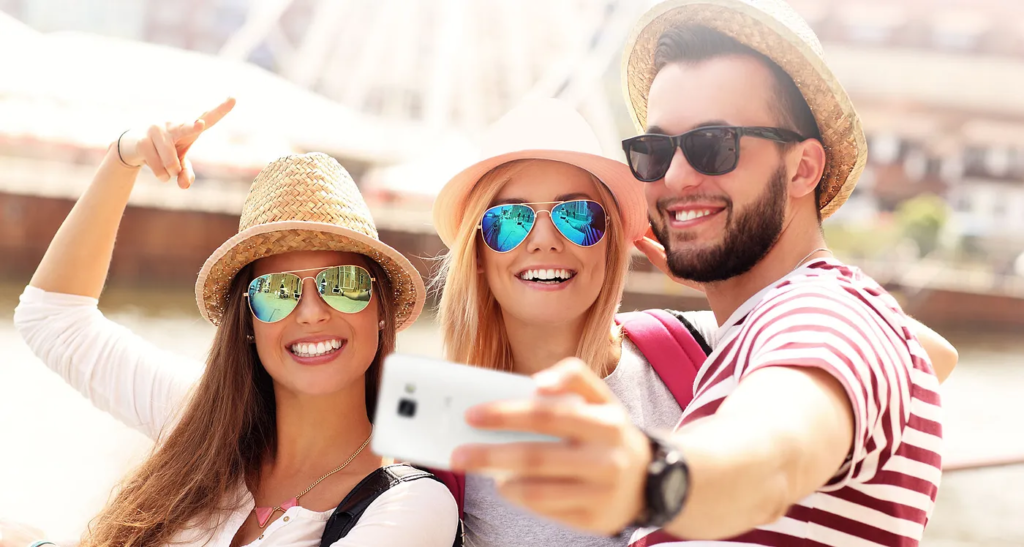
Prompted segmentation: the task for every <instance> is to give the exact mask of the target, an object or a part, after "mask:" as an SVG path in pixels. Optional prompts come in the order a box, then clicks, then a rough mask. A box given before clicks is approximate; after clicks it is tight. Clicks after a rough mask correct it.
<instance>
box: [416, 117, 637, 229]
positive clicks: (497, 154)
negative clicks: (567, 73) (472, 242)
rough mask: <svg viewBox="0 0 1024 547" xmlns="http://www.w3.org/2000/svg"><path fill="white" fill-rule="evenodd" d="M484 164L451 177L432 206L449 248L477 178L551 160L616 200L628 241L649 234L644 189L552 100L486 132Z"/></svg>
mask: <svg viewBox="0 0 1024 547" xmlns="http://www.w3.org/2000/svg"><path fill="white" fill-rule="evenodd" d="M481 148H482V150H481V151H482V156H483V158H484V159H483V160H481V161H479V162H477V163H474V164H473V165H471V166H469V167H467V168H466V169H464V170H462V172H460V173H459V174H457V175H455V177H454V178H452V179H451V180H450V181H448V183H447V184H445V185H444V188H442V189H441V192H440V193H439V194H438V195H437V200H436V201H434V228H435V229H436V230H437V234H438V235H439V236H441V241H443V242H444V244H445V245H446V246H448V247H451V246H452V244H453V243H454V242H455V236H456V235H457V234H458V233H459V227H460V226H461V225H462V222H463V220H464V219H463V212H464V211H465V207H464V205H465V203H466V199H467V198H468V197H469V194H470V192H471V191H472V190H473V187H474V186H476V183H477V181H479V180H480V177H482V176H484V175H485V174H487V173H488V172H489V171H491V170H492V169H494V168H496V167H498V166H500V165H503V164H506V163H508V162H511V161H516V160H523V159H539V160H551V161H558V162H562V163H567V164H570V165H575V166H576V167H579V168H580V169H583V170H585V171H589V172H590V173H591V174H592V175H594V176H595V177H597V179H598V180H600V181H601V182H602V183H604V185H605V186H607V187H608V189H609V190H610V191H611V193H612V195H613V196H614V197H615V201H616V204H617V205H618V208H619V214H620V215H621V217H622V225H623V230H624V231H625V236H626V238H627V241H630V242H632V241H635V240H637V239H640V238H642V237H643V236H644V233H645V232H646V231H647V226H648V221H647V204H646V202H645V201H644V192H643V184H642V183H640V182H638V181H637V180H636V179H635V178H633V174H632V173H631V172H630V170H629V167H628V166H626V164H625V163H623V162H621V161H617V160H613V159H611V158H607V157H605V156H603V155H602V151H601V144H600V143H599V142H598V140H597V136H596V135H595V134H594V130H593V129H591V128H590V125H588V124H587V122H586V121H585V120H584V119H583V117H582V116H580V114H579V113H578V112H576V110H575V109H573V108H572V107H570V106H568V105H567V104H566V103H564V102H562V101H558V100H555V99H533V100H528V101H524V102H523V103H521V104H520V105H519V106H517V107H516V108H514V109H512V110H511V111H510V112H508V113H507V114H505V115H504V116H503V117H502V118H501V119H499V120H498V121H497V122H495V123H494V125H492V126H491V127H490V128H488V130H487V133H486V134H485V135H484V138H483V144H482V147H481Z"/></svg>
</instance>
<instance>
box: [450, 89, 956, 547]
mask: <svg viewBox="0 0 1024 547" xmlns="http://www.w3.org/2000/svg"><path fill="white" fill-rule="evenodd" d="M483 152H484V153H483V159H482V160H480V161H479V162H477V163H475V164H473V165H471V166H469V167H467V168H466V169H464V170H463V171H461V172H460V173H459V174H457V175H456V176H455V177H453V178H452V179H451V180H450V181H449V182H448V183H447V184H446V185H445V187H444V188H443V189H442V191H441V193H440V194H439V195H438V197H437V200H436V201H435V204H434V226H435V228H436V229H437V232H438V234H439V235H440V237H441V240H442V241H443V242H444V243H445V245H446V246H448V248H449V252H448V253H447V255H445V257H444V261H443V266H442V268H441V269H440V270H439V272H438V273H437V276H436V278H435V284H436V285H437V286H439V287H442V288H443V292H442V295H441V301H440V312H439V321H440V323H441V331H442V335H443V339H444V343H445V351H446V355H447V357H448V358H449V359H452V360H455V361H458V362H463V363H469V364H473V365H477V366H482V367H488V368H496V369H500V370H507V371H512V372H515V373H519V374H535V373H539V374H537V376H536V377H537V379H538V382H540V383H542V382H543V378H544V375H545V372H541V371H544V370H545V369H547V368H548V367H550V366H551V365H553V364H555V363H556V362H558V361H560V360H562V359H564V358H567V357H578V358H579V359H581V360H582V361H583V362H585V363H587V365H588V367H589V370H592V371H593V373H594V374H595V376H598V377H600V378H602V379H603V380H604V382H603V383H604V385H602V386H601V387H600V389H598V388H595V391H599V392H600V394H601V395H602V396H607V397H610V398H611V399H613V400H615V401H616V402H615V404H610V403H609V404H607V405H594V406H593V407H591V408H593V409H598V407H600V409H599V410H594V413H592V414H591V415H590V417H591V418H593V417H595V416H598V415H599V416H600V421H601V423H600V424H597V425H595V424H594V423H592V422H588V421H587V420H586V419H584V417H582V416H578V415H574V414H573V412H574V411H573V410H571V409H568V408H565V407H562V406H558V405H557V404H556V405H555V406H547V403H543V402H541V403H537V404H539V405H540V406H539V407H536V409H537V410H538V412H541V413H543V412H551V413H554V414H555V415H562V417H563V418H566V417H568V418H567V420H569V421H572V423H573V424H574V426H580V427H573V426H567V427H565V428H562V429H558V430H554V429H546V430H545V433H548V434H553V435H557V436H560V437H563V438H565V439H566V440H567V442H566V443H565V444H555V445H548V444H545V445H544V446H545V447H546V448H548V449H550V450H551V451H552V453H553V455H551V454H549V456H551V457H552V458H555V459H558V462H559V464H558V465H557V466H556V468H555V469H554V470H552V469H547V470H545V473H548V478H551V477H555V478H553V479H552V481H551V483H548V484H545V485H541V486H539V487H538V483H537V480H538V476H536V475H532V476H531V475H529V474H525V475H520V476H519V477H517V478H515V479H514V480H500V481H498V482H494V481H492V480H490V479H488V478H486V476H484V475H472V474H471V475H467V476H465V477H464V478H461V477H460V476H458V475H455V476H450V477H446V478H447V479H448V480H449V481H450V483H451V484H450V486H452V490H453V492H455V493H456V498H457V499H459V501H461V505H462V510H463V512H464V521H465V525H466V534H467V538H468V539H467V541H468V542H469V543H471V544H475V545H487V546H506V545H508V546H511V545H625V544H626V543H627V540H628V538H629V534H630V533H631V532H632V530H633V529H632V528H627V529H625V531H623V530H622V527H621V526H620V525H621V524H622V523H623V522H627V521H628V519H629V517H630V515H628V514H627V512H628V508H627V507H626V506H625V505H624V504H623V503H621V502H619V501H616V500H615V499H614V498H611V497H609V494H610V493H612V492H613V491H614V487H615V485H616V484H617V483H618V482H619V481H626V480H627V478H629V480H633V481H635V480H636V477H637V475H636V474H635V472H636V471H637V469H636V468H635V467H631V466H624V465H622V462H629V461H635V458H634V456H635V454H634V453H633V450H639V451H641V452H642V451H643V450H644V449H645V448H646V446H647V445H646V444H645V443H646V442H647V441H646V439H645V437H644V435H643V434H642V433H640V430H643V431H644V432H651V433H654V432H657V431H659V430H661V431H667V430H671V429H672V428H673V427H674V426H675V425H676V424H677V423H678V421H679V419H680V417H681V416H682V413H683V409H684V408H685V407H686V405H687V402H688V401H689V400H690V398H691V397H692V395H693V384H694V380H695V376H696V373H697V369H698V368H699V367H700V365H701V364H702V362H703V360H704V356H705V355H706V353H710V351H711V347H709V344H708V343H707V342H708V341H713V340H714V336H713V335H714V331H715V330H716V329H717V326H718V325H717V323H716V321H715V317H714V316H713V315H712V314H711V313H710V312H687V313H682V314H679V313H669V312H665V311H662V310H648V311H646V312H640V313H627V314H618V315H617V314H616V312H617V310H618V308H619V303H620V300H621V298H622V294H623V289H624V285H625V278H626V275H627V270H628V266H629V252H630V244H631V242H634V241H637V240H640V239H641V238H643V237H644V234H645V233H646V231H647V229H648V226H649V225H648V219H647V207H646V205H645V204H644V196H643V184H642V183H640V182H638V181H637V180H636V179H635V178H634V177H633V176H632V174H631V173H630V170H629V167H628V166H627V165H626V164H624V163H622V162H619V161H616V160H612V159H609V158H607V157H604V156H603V155H602V151H601V147H600V145H599V144H598V142H597V139H596V137H595V135H594V133H593V131H592V130H591V129H590V127H589V126H588V125H587V123H586V122H585V121H584V120H583V119H582V117H581V116H580V115H579V114H578V113H576V112H575V111H574V110H573V109H572V108H571V107H569V106H567V105H565V104H564V103H561V102H559V101H554V100H536V101H528V102H525V103H523V104H521V105H520V106H518V107H517V108H515V109H514V110H513V111H511V112H509V113H508V114H507V115H506V116H504V117H503V118H502V119H501V120H499V121H498V122H496V123H495V124H494V125H493V126H492V127H491V128H490V129H489V131H488V133H487V135H486V136H485V138H484V143H483ZM916 328H918V329H919V330H920V332H922V333H927V336H929V337H932V338H934V339H935V341H934V344H933V345H932V347H931V348H930V349H931V350H933V351H934V352H935V354H936V360H937V361H942V362H944V364H947V366H948V368H950V369H951V368H952V366H953V365H954V364H955V362H956V356H955V353H951V352H949V351H947V347H948V344H946V343H945V341H944V340H942V339H941V337H938V336H937V335H934V333H930V331H928V330H927V329H926V328H924V327H916ZM531 404H532V403H531ZM513 406H514V407H515V408H519V409H523V408H530V404H526V405H525V406H523V403H515V404H514V405H513ZM549 417H551V414H549ZM470 420H471V421H473V420H477V421H475V422H474V423H475V425H479V426H484V427H491V426H494V425H495V423H494V422H489V421H487V419H486V417H484V418H483V420H482V421H480V420H481V416H475V417H474V416H471V417H470ZM555 421H556V420H552V423H554V422H555ZM513 428H514V427H513ZM595 432H598V433H595ZM620 433H621V435H622V436H624V437H626V438H628V439H630V440H631V444H630V445H628V446H627V445H615V444H614V443H609V442H608V441H609V439H611V438H621V437H618V435H619V434H620ZM593 435H597V438H595V437H594V436H593ZM602 435H603V437H602ZM637 443H639V447H640V448H639V449H637V448H636V447H637V446H638V444H637ZM468 448H469V449H468V450H466V451H465V452H463V453H461V454H456V456H455V459H454V461H453V465H454V466H455V467H456V468H459V469H468V470H473V471H482V472H486V471H487V470H489V469H495V468H497V469H501V468H503V467H504V466H506V465H513V466H514V465H515V464H516V463H521V464H524V465H527V467H529V465H528V463H529V457H528V456H527V454H529V453H530V451H531V450H532V449H534V448H536V447H535V446H533V445H522V444H520V445H510V446H504V445H503V446H494V447H484V446H481V447H468ZM463 457H464V459H463ZM554 483H557V484H554ZM633 484H634V485H635V482H634V483H633ZM565 494H571V495H569V496H565ZM508 501H511V502H513V503H514V504H519V505H523V506H525V507H526V508H527V509H531V510H533V511H538V510H543V511H544V514H545V516H547V517H549V518H548V519H545V518H542V517H539V516H536V515H534V514H531V513H530V512H528V511H526V510H523V509H521V508H519V507H515V506H514V505H513V504H510V503H508ZM550 518H555V519H557V520H558V521H559V522H553V521H552V520H550ZM584 530H586V532H585V531H584ZM616 532H622V533H621V534H619V535H618V536H616V537H601V535H606V536H607V535H608V534H609V533H616Z"/></svg>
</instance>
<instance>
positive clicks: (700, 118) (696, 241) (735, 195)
mask: <svg viewBox="0 0 1024 547" xmlns="http://www.w3.org/2000/svg"><path fill="white" fill-rule="evenodd" d="M774 89H775V81H774V79H773V76H772V74H771V72H770V71H769V70H768V69H767V68H766V67H765V66H764V65H762V64H761V63H760V62H759V61H757V60H756V59H753V58H750V57H745V56H728V57H719V58H715V59H711V60H708V61H703V62H701V63H699V64H696V65H689V64H670V65H666V66H665V67H664V68H663V69H662V70H661V72H659V73H658V76H657V77H656V78H655V79H654V82H653V84H652V85H651V90H650V96H649V98H648V103H647V123H648V132H650V133H662V134H667V135H678V134H680V133H684V132H686V131H689V130H691V129H694V128H697V127H699V126H706V125H735V126H767V127H778V126H779V120H778V119H777V116H776V115H775V114H774V112H775V109H773V108H771V105H772V101H774V100H775V94H774ZM739 153H740V159H739V164H738V165H737V167H736V169H735V170H733V171H732V172H730V173H727V174H725V175H719V176H708V175H704V174H701V173H699V172H697V171H695V170H694V169H693V167H691V166H690V164H689V163H688V162H687V160H686V158H685V157H684V156H683V153H682V151H681V150H679V149H676V151H675V156H674V157H673V159H672V165H671V167H670V168H669V170H668V173H666V175H665V178H663V179H662V180H659V181H656V182H653V183H650V184H646V185H645V194H646V196H647V207H648V214H649V215H650V218H651V226H652V227H653V228H654V233H655V235H657V236H658V239H659V240H660V241H661V243H662V244H663V245H664V246H665V251H666V254H667V255H668V264H669V268H670V269H671V270H672V273H673V274H675V275H676V276H678V277H682V278H685V279H691V280H694V281H698V282H702V283H708V282H714V281H722V280H725V279H730V278H733V277H735V276H737V275H741V274H743V273H746V272H747V271H749V270H750V269H751V268H753V267H754V266H755V265H756V264H757V263H758V262H760V261H761V259H762V258H764V256H765V255H766V254H767V253H768V251H769V250H770V249H771V248H772V246H773V245H774V244H775V241H776V240H778V238H779V234H780V233H781V232H782V226H783V220H784V218H785V215H786V208H787V207H786V206H787V201H788V192H787V187H788V179H787V173H786V168H785V165H784V164H783V162H782V154H781V151H780V148H779V145H778V144H777V143H775V142H772V141H768V140H764V139H759V138H754V137H742V138H741V139H740V147H739Z"/></svg>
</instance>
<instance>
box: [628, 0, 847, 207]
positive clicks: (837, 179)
mask: <svg viewBox="0 0 1024 547" xmlns="http://www.w3.org/2000/svg"><path fill="white" fill-rule="evenodd" d="M780 17H797V15H795V13H791V12H789V13H782V12H781V10H780V13H779V14H770V13H766V12H765V11H762V10H761V9H758V8H756V7H753V6H752V5H750V4H748V3H747V2H743V1H741V0H668V1H666V2H662V3H660V4H658V5H657V6H655V7H654V8H652V9H651V10H650V11H648V12H647V13H646V14H644V16H643V17H642V18H641V19H640V21H639V22H638V23H637V24H636V25H635V26H634V27H633V30H632V32H631V33H630V36H629V38H628V40H627V42H626V49H625V51H624V53H623V59H622V65H623V66H622V70H623V74H624V77H623V78H622V83H623V93H624V94H625V96H626V106H627V108H628V109H629V113H630V117H631V119H632V120H633V123H634V124H635V125H636V127H637V129H638V130H639V131H645V130H646V126H647V99H648V93H649V92H650V89H651V83H652V82H653V81H654V77H655V75H656V73H655V71H654V52H655V49H656V48H657V45H658V38H659V37H660V36H661V34H662V33H663V32H664V31H665V30H667V29H668V28H670V27H673V26H682V25H699V26H704V27H708V28H711V29H714V30H717V31H719V32H721V33H723V34H725V35H727V36H730V37H732V38H734V39H736V40H737V41H739V42H740V43H742V44H744V45H746V46H748V47H750V48H752V49H754V50H755V51H758V52H760V53H762V54H764V55H765V56H767V57H768V58H770V59H771V60H772V61H774V62H775V63H776V64H778V65H779V66H780V67H781V68H782V69H783V70H784V71H785V72H786V73H787V74H789V75H790V76H791V77H792V78H793V81H794V82H796V85H797V87H798V88H799V89H800V92H801V93H802V94H803V96H804V99H805V100H806V101H807V104H808V106H809V107H810V109H811V112H812V113H813V114H814V118H815V120H816V121H817V123H818V128H819V130H820V132H821V139H822V144H823V145H824V148H825V151H826V154H827V158H828V159H827V162H826V166H825V172H824V175H823V176H822V181H821V184H822V185H823V186H822V196H821V201H820V202H819V204H818V208H819V210H820V211H821V216H822V218H827V217H828V216H830V215H831V214H832V213H834V212H835V211H836V210H837V209H839V207H840V206H841V205H842V204H843V203H845V202H846V200H847V198H849V197H850V194H851V193H852V192H853V189H854V187H855V186H856V184H857V179H859V178H860V175H861V173H862V172H863V171H864V166H865V164H866V163H867V141H866V139H865V137H864V130H863V128H862V127H861V123H860V118H859V117H858V116H857V112H856V111H855V110H854V108H853V103H852V102H851V101H850V98H849V96H848V95H847V94H846V90H844V89H843V87H842V85H840V83H839V80H838V79H837V78H836V77H835V76H834V75H833V74H832V71H831V70H830V69H829V68H828V66H827V65H826V64H825V61H824V59H823V57H822V55H821V52H820V51H816V50H815V49H814V47H812V45H811V44H812V43H815V44H816V43H817V40H816V39H815V38H814V37H813V36H803V37H802V36H799V35H798V34H796V32H795V31H793V30H792V29H790V27H788V26H786V25H785V24H784V23H783V22H782V21H780V19H779V18H780Z"/></svg>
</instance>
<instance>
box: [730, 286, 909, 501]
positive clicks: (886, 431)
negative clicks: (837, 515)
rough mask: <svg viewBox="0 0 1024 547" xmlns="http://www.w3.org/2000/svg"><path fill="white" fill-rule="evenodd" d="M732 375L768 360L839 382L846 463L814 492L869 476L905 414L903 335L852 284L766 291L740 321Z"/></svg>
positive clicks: (896, 439) (892, 447)
mask: <svg viewBox="0 0 1024 547" xmlns="http://www.w3.org/2000/svg"><path fill="white" fill-rule="evenodd" d="M744 330H745V331H746V332H745V333H744V334H743V338H744V339H743V340H742V341H741V342H740V345H741V347H742V346H745V348H744V349H745V351H743V349H741V351H742V353H745V354H746V355H748V356H749V357H748V358H747V359H745V360H741V361H740V362H741V363H744V362H745V365H741V367H742V368H741V370H739V371H737V374H739V378H740V381H742V378H743V377H745V376H747V375H749V374H750V373H752V372H754V371H756V370H759V369H762V368H765V367H771V366H789V367H814V368H817V369H820V370H824V371H825V372H827V373H828V374H830V375H831V376H833V377H834V378H835V379H836V380H838V381H839V383H840V384H841V385H842V386H843V389H844V390H845V392H846V395H847V397H848V398H849V401H850V406H851V408H852V410H853V416H854V442H853V447H852V449H851V452H850V454H849V456H848V458H847V461H846V463H844V465H843V466H842V468H840V469H839V470H838V472H837V473H836V475H835V476H834V477H833V479H832V480H831V481H830V482H829V483H828V484H827V485H826V486H824V487H823V488H822V489H820V491H823V492H828V491H835V490H839V489H841V488H843V487H844V486H846V485H848V484H850V483H851V482H853V483H860V484H863V483H865V482H868V481H870V480H871V479H872V478H873V477H874V476H875V473H876V471H877V470H879V469H881V468H882V467H883V466H884V465H885V463H886V462H887V461H888V459H889V458H891V457H892V455H893V454H894V453H895V451H896V449H897V448H898V447H899V444H900V442H901V435H902V432H903V430H904V427H905V426H906V423H907V420H908V419H909V416H908V413H909V411H910V393H909V386H910V371H909V370H908V368H907V365H906V364H905V363H908V362H910V357H909V355H908V349H907V343H906V340H905V339H903V338H902V337H901V333H899V332H897V331H896V330H894V329H893V328H892V327H890V326H889V324H888V323H886V322H885V321H884V320H883V319H882V318H881V317H880V316H879V315H878V313H877V311H876V310H874V309H873V308H872V307H871V306H870V305H868V304H867V303H865V302H864V301H863V300H861V299H859V298H858V296H857V293H856V291H848V292H842V291H837V290H830V289H829V288H827V287H825V286H823V285H821V284H797V285H795V286H791V287H787V289H786V290H782V291H779V292H778V293H776V294H775V295H773V296H772V297H771V298H770V299H769V300H768V301H766V302H765V303H764V305H763V306H761V307H759V309H757V310H756V311H755V312H754V313H752V314H751V316H750V317H749V319H748V321H747V323H746V324H745V325H744Z"/></svg>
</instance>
